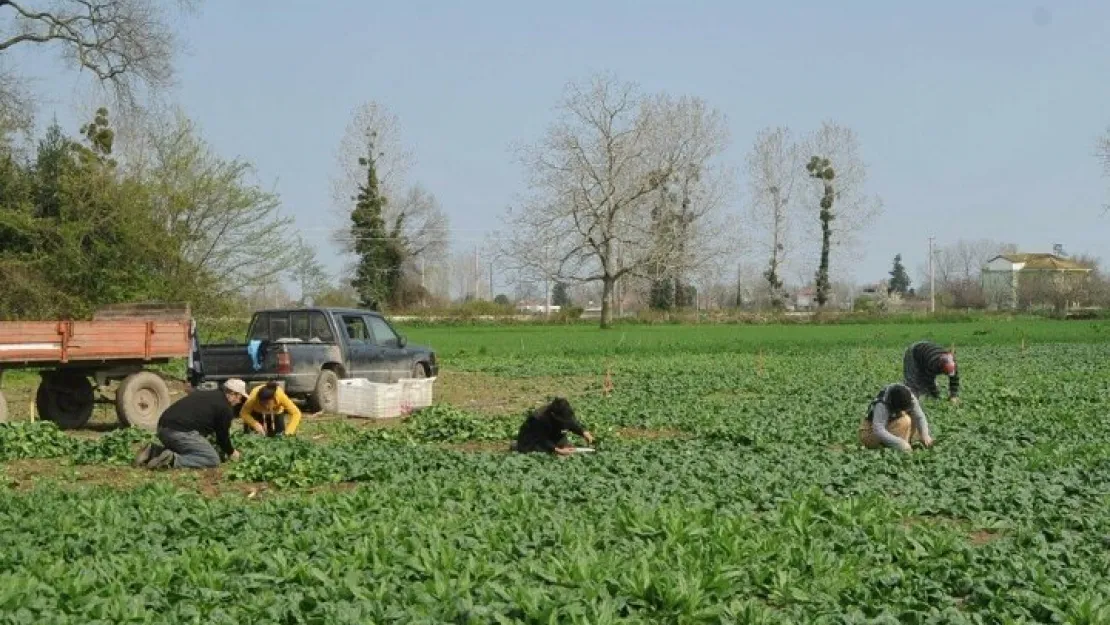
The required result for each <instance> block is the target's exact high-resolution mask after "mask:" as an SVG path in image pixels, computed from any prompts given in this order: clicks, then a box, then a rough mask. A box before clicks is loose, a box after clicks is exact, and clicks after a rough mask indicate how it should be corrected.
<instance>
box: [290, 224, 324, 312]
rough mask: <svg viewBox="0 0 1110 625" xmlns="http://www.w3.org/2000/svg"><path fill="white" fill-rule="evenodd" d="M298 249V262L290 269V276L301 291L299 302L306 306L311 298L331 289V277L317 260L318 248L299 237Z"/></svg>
mask: <svg viewBox="0 0 1110 625" xmlns="http://www.w3.org/2000/svg"><path fill="white" fill-rule="evenodd" d="M297 249H298V252H297V258H296V264H295V265H293V268H292V269H290V270H289V277H290V279H292V280H293V282H294V283H295V284H296V285H297V287H298V290H299V291H300V299H299V302H300V304H301V305H302V306H304V305H305V304H306V302H307V301H308V299H309V298H312V299H314V300H315V299H316V298H317V297H319V295H320V294H321V293H324V292H325V291H327V290H329V289H330V287H331V279H330V277H329V276H328V272H327V270H325V269H324V266H323V265H322V264H320V261H319V260H317V258H316V250H314V249H312V247H311V246H309V245H308V244H307V243H305V242H304V240H303V239H301V238H300V237H297Z"/></svg>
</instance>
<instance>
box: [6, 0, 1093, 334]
mask: <svg viewBox="0 0 1110 625" xmlns="http://www.w3.org/2000/svg"><path fill="white" fill-rule="evenodd" d="M195 4H196V2H181V1H180V0H179V2H177V3H176V4H175V3H169V4H166V5H162V4H158V3H155V2H154V1H153V0H127V1H124V0H96V1H94V2H72V1H66V0H60V1H59V2H56V3H54V5H53V7H52V8H51V9H49V10H47V11H45V12H43V13H41V14H35V15H29V14H26V13H25V12H22V11H20V9H19V7H17V6H15V5H13V4H11V3H0V22H2V21H5V20H6V21H10V22H12V23H13V24H15V23H16V20H17V19H18V20H19V22H18V24H19V26H20V28H19V30H18V32H19V33H20V35H13V36H9V38H8V39H6V40H0V60H4V56H3V55H7V54H10V52H9V51H10V50H12V49H16V48H20V49H26V50H28V51H31V50H34V51H35V53H39V51H41V53H48V52H60V53H62V58H63V59H65V61H66V62H67V63H68V64H69V65H68V66H69V67H70V68H71V69H73V70H75V71H82V72H84V73H86V74H90V75H91V76H93V77H94V81H93V82H94V84H95V85H97V86H99V87H102V88H103V89H102V90H100V91H98V96H97V97H98V98H100V99H101V101H106V102H109V103H110V105H111V106H112V107H113V108H114V110H117V111H119V117H120V119H119V120H118V122H117V123H118V124H119V125H118V127H117V126H114V125H113V121H117V120H113V119H112V118H110V117H109V110H108V107H107V106H102V107H98V108H97V110H96V112H95V114H94V115H92V116H91V117H92V119H91V120H90V121H89V123H87V124H85V125H83V126H81V127H80V128H79V129H78V133H77V134H76V135H75V136H70V135H68V134H67V133H66V132H65V130H64V129H63V128H61V127H60V126H59V125H58V123H57V122H56V121H55V123H53V124H51V125H49V126H48V127H47V128H46V129H45V132H43V133H42V134H41V135H39V136H36V135H35V133H34V128H35V127H36V126H35V123H34V120H35V113H36V106H35V105H36V99H35V96H34V94H33V92H31V91H30V90H28V89H27V88H26V86H25V85H26V84H27V83H26V82H25V81H23V80H22V78H23V77H21V76H20V75H18V74H16V73H13V71H12V69H11V66H10V64H7V65H4V67H5V68H6V69H4V70H3V72H4V73H0V317H3V318H8V319H17V318H52V317H57V316H74V317H81V316H87V315H89V314H90V313H91V312H92V311H94V310H95V309H97V308H99V307H101V306H103V305H105V304H111V303H118V302H125V301H152V300H163V301H188V302H190V303H191V304H192V306H193V308H194V310H195V311H196V312H197V313H198V314H201V315H213V316H215V315H224V316H226V315H234V314H241V313H244V312H246V311H248V310H249V309H250V308H251V307H252V306H254V305H257V304H259V303H260V302H261V301H264V300H266V299H273V298H274V296H275V294H280V295H278V297H279V298H280V297H285V298H286V299H291V298H288V296H287V295H284V292H285V286H284V285H285V284H292V285H294V287H295V288H296V289H297V291H299V293H300V301H301V302H304V301H306V300H307V299H308V298H311V299H312V300H313V301H314V302H315V303H316V304H318V305H360V306H368V307H374V308H378V309H382V310H386V311H390V312H396V311H403V310H412V309H419V308H422V307H428V306H437V307H439V306H443V305H444V304H445V303H447V302H448V301H449V300H451V299H452V296H454V299H463V300H465V299H473V298H476V297H479V296H480V295H481V289H480V285H481V284H482V283H483V282H485V281H484V280H482V279H480V277H479V275H480V273H481V269H480V268H479V263H478V259H477V254H475V258H474V262H473V263H471V262H469V252H459V253H456V254H455V257H454V258H453V257H452V250H451V247H452V246H451V236H450V227H449V220H448V219H447V216H446V213H445V212H444V210H443V209H442V207H441V206H440V203H439V201H438V199H437V198H436V197H435V195H434V194H432V193H431V192H429V191H428V190H427V189H425V188H424V187H423V186H422V185H421V184H419V183H410V182H409V181H408V180H407V179H406V178H407V174H408V171H409V169H410V167H411V164H412V162H413V155H412V153H411V152H410V151H408V150H407V149H406V148H405V146H404V142H403V141H402V138H401V133H400V122H399V120H398V118H397V116H396V115H395V114H393V113H392V112H390V111H389V110H388V109H386V108H385V107H383V106H381V105H380V104H378V103H375V102H368V103H365V104H362V105H360V106H358V107H357V108H356V109H355V111H354V114H353V115H352V118H351V120H350V123H349V124H348V126H347V128H346V130H345V133H344V135H343V138H342V142H341V144H340V150H339V160H338V162H337V164H336V168H335V171H336V173H335V175H334V176H333V180H332V186H333V193H332V195H333V197H332V200H333V203H334V205H335V211H336V217H337V220H336V222H337V223H338V224H339V225H337V226H336V227H335V228H334V231H333V232H332V234H331V237H330V247H331V249H329V250H328V253H333V254H335V255H336V256H337V257H338V258H342V259H345V261H346V263H345V268H344V270H343V271H341V272H339V275H337V276H333V275H329V272H327V271H326V270H325V268H324V264H323V263H321V262H320V261H319V259H318V256H317V252H318V250H317V249H316V246H312V245H309V244H308V243H306V242H305V241H304V240H303V239H302V238H301V237H300V234H299V233H298V229H297V228H296V226H295V225H294V221H293V218H292V217H291V216H290V215H288V214H287V213H285V212H284V211H283V210H282V204H281V200H280V197H279V196H278V195H277V193H275V192H274V191H270V190H266V189H264V188H263V187H262V186H261V185H260V184H259V183H258V182H257V181H256V179H255V176H254V169H253V167H252V165H251V164H250V163H249V162H246V161H244V160H241V159H227V158H223V157H221V156H220V155H218V154H216V153H215V152H214V151H213V150H212V148H211V147H210V146H209V145H208V143H207V142H206V141H205V140H204V139H203V137H202V136H201V133H200V131H199V129H198V128H197V126H196V124H195V123H194V122H193V121H192V120H191V119H189V117H188V116H187V115H186V114H185V113H184V112H182V111H180V110H179V109H176V108H174V107H173V106H166V103H167V101H168V97H169V94H170V93H171V92H170V90H169V86H170V84H171V81H172V76H173V65H174V61H175V57H176V50H177V39H176V33H175V31H174V27H173V26H174V23H175V19H176V15H175V14H174V12H173V11H172V10H171V8H184V9H186V11H187V10H188V9H191V8H195ZM171 5H172V7H171ZM109 9H110V10H109ZM62 22H64V23H69V24H73V25H74V26H72V28H73V29H74V30H73V32H70V33H68V34H64V36H63V34H59V32H58V29H57V28H54V26H52V24H57V23H62ZM4 32H10V31H4ZM27 34H31V35H33V37H31V38H28V37H25V36H22V35H27ZM39 39H41V42H40V43H46V44H49V45H45V46H39V47H37V48H32V47H31V46H28V45H27V42H29V41H38V40H39ZM729 143H730V137H729V131H728V126H727V124H726V122H725V118H724V116H723V114H722V113H721V112H720V111H719V110H717V109H714V108H712V107H711V106H710V105H709V104H708V103H707V102H706V101H705V100H703V99H701V98H697V97H691V96H673V95H671V94H668V93H664V92H660V93H644V92H642V91H641V90H640V89H639V87H638V86H637V85H636V84H635V83H631V82H626V81H623V80H620V79H618V78H617V77H616V76H614V75H612V74H609V73H600V74H595V75H593V76H590V77H589V78H587V79H585V80H582V81H578V82H574V83H571V84H569V85H567V87H566V90H565V92H564V95H563V97H562V99H561V101H560V102H559V106H558V116H557V118H556V119H555V120H554V121H553V122H552V123H551V124H550V126H549V127H548V129H547V131H546V132H545V133H544V134H543V135H542V136H541V137H540V138H539V139H538V140H536V141H535V142H533V143H530V144H527V145H525V146H523V147H522V148H521V149H520V150H519V152H518V156H519V159H520V163H521V165H522V166H523V169H524V175H525V180H526V182H527V192H526V193H524V194H523V196H522V197H520V198H517V199H516V200H515V201H514V202H513V204H512V206H511V207H510V208H509V209H507V211H506V213H505V215H504V219H503V223H504V225H505V227H504V229H502V230H498V231H495V232H491V233H489V235H488V238H487V240H486V241H485V242H484V243H483V245H482V247H483V248H484V250H485V253H484V258H485V261H486V263H487V265H489V266H491V267H496V269H497V274H498V277H499V278H500V279H501V281H502V283H503V284H504V285H507V290H512V292H513V295H514V298H515V299H524V298H529V299H536V300H538V301H541V302H542V301H544V299H545V297H546V295H547V293H546V289H548V288H552V287H555V288H556V289H558V293H557V294H555V293H552V295H556V296H555V297H553V298H552V299H553V300H554V301H553V302H552V303H554V304H558V305H563V306H565V305H568V304H570V303H572V302H576V303H580V304H584V303H585V302H586V301H588V300H589V301H595V302H597V303H598V304H600V306H601V308H602V311H601V323H602V325H608V323H609V322H610V321H611V319H612V317H613V312H614V310H613V309H614V307H617V308H622V307H624V306H626V305H628V306H631V307H637V306H641V307H645V308H652V309H657V310H672V309H676V308H687V307H690V306H693V305H701V304H702V302H704V303H705V304H707V305H711V306H719V307H745V308H772V309H773V308H782V307H784V306H785V305H786V304H787V301H788V294H789V292H790V291H791V289H790V288H789V287H788V282H789V283H792V284H793V285H795V287H797V286H807V285H808V286H812V288H813V290H814V299H815V301H816V303H817V304H818V306H825V305H828V304H830V303H831V302H832V301H833V300H834V299H835V298H834V295H835V293H836V291H837V288H838V281H837V280H836V279H835V277H836V276H837V275H846V274H847V273H848V272H849V270H850V269H851V267H852V262H853V260H854V259H855V254H856V253H857V252H858V246H857V244H858V242H859V240H860V237H861V235H862V234H863V233H864V232H865V230H866V228H867V227H868V226H870V225H871V224H872V223H873V221H874V220H875V218H876V217H877V216H878V215H879V214H880V213H881V211H882V210H883V204H882V200H881V199H880V198H879V197H878V196H876V195H874V194H872V193H869V192H868V189H867V167H866V165H865V163H864V160H863V158H862V156H861V147H860V145H859V141H858V138H857V136H856V134H855V133H854V132H853V131H852V130H851V129H850V128H847V127H845V126H842V125H839V124H836V123H834V122H830V121H826V122H823V123H821V124H820V125H819V127H817V128H816V129H815V130H814V131H812V132H809V133H806V134H804V135H802V136H799V137H795V136H794V134H793V133H792V131H791V130H790V129H788V128H785V127H776V128H767V129H764V130H763V131H761V132H760V133H758V135H757V136H756V138H755V140H754V142H753V145H752V147H751V149H750V150H749V152H748V155H747V158H746V159H745V162H744V165H745V168H744V171H743V172H741V171H737V169H735V168H733V167H732V166H730V165H729V163H728V161H727V159H726V158H725V152H726V148H727V146H728V145H729ZM1100 158H1101V159H1103V162H1104V164H1106V165H1107V166H1108V167H1110V135H1108V136H1107V137H1103V138H1102V139H1101V140H1100ZM741 180H743V181H744V182H746V184H747V194H746V198H745V202H744V205H743V208H742V209H738V208H737V206H738V205H739V204H738V202H737V201H736V200H737V190H738V188H739V187H740V185H739V184H737V182H738V181H741ZM1013 249H1014V248H1013V246H1012V245H1006V244H1003V243H999V242H994V241H989V240H979V241H966V240H961V241H957V242H955V243H953V244H951V245H949V246H943V247H941V248H940V250H938V253H937V255H936V258H935V259H934V260H935V264H936V282H937V288H938V296H939V299H940V303H941V305H946V304H948V305H953V306H959V307H971V306H977V305H980V304H982V293H981V290H980V289H978V271H979V268H980V267H981V266H982V264H983V263H984V262H985V261H986V260H987V259H989V258H990V257H991V256H993V255H996V254H998V253H1001V252H1004V251H1012V250H1013ZM460 255H465V256H466V262H461V261H462V257H460ZM1084 260H1085V261H1087V262H1095V261H1094V260H1093V259H1084ZM918 273H919V275H922V274H923V272H922V271H920V270H919V272H918ZM489 282H490V288H489V290H488V291H487V293H486V297H487V298H488V299H491V300H493V299H497V300H498V301H499V302H500V303H502V304H508V303H509V302H511V301H512V300H511V298H509V297H508V296H506V295H504V294H502V295H501V296H500V297H496V298H495V293H494V290H493V284H492V282H493V279H492V269H491V278H490V281H489ZM842 282H843V281H841V283H842ZM911 283H912V280H911V278H910V276H909V273H908V271H907V270H906V269H905V267H904V265H903V264H902V259H901V255H900V254H899V255H898V257H897V258H896V259H895V261H894V267H893V269H892V270H891V273H890V279H889V281H888V282H887V283H886V287H885V288H886V289H887V291H888V292H890V293H895V292H896V293H899V294H903V295H912V294H913V292H912V291H911V288H912V287H911ZM839 286H843V284H840V285H839ZM922 291H923V289H920V288H918V289H916V292H917V293H921V292H922Z"/></svg>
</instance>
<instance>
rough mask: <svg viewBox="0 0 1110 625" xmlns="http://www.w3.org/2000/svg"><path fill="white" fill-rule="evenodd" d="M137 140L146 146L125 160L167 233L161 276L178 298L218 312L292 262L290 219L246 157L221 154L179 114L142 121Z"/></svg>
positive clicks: (295, 255)
mask: <svg viewBox="0 0 1110 625" xmlns="http://www.w3.org/2000/svg"><path fill="white" fill-rule="evenodd" d="M142 140H143V142H144V144H145V145H144V148H145V149H144V150H142V151H141V152H140V153H139V154H138V155H136V156H135V157H134V158H132V159H129V160H131V161H132V169H134V170H135V172H136V175H137V176H138V177H139V179H140V180H141V182H142V185H143V186H144V187H145V188H146V189H147V190H148V193H149V195H150V205H151V210H152V211H153V213H154V216H155V219H157V221H158V222H159V224H160V226H161V229H162V230H164V231H166V232H167V233H168V234H169V240H168V242H167V250H170V252H169V253H168V254H167V267H166V270H165V271H166V275H165V278H166V280H167V281H168V282H169V283H171V284H173V285H174V292H175V293H176V296H177V298H180V299H186V300H189V301H191V302H192V303H193V304H194V306H195V307H197V308H199V309H202V310H206V311H210V312H213V313H223V312H226V311H228V307H229V306H230V305H233V304H234V303H235V299H236V298H237V297H238V296H239V295H240V294H242V293H243V292H245V291H246V290H247V289H250V288H257V287H259V286H261V285H263V284H267V283H272V282H274V281H276V280H279V279H280V278H281V276H282V275H283V274H287V273H288V272H289V271H290V270H292V269H293V268H294V267H295V266H296V264H297V262H298V261H299V259H300V252H301V250H300V246H299V245H298V244H297V241H298V240H297V238H296V237H295V235H294V232H293V229H294V221H293V218H292V217H290V216H288V215H285V214H283V212H282V206H281V198H280V197H279V196H278V195H277V194H276V193H273V192H271V191H269V190H266V189H264V188H262V187H261V186H260V185H259V184H258V183H257V182H256V180H255V179H254V174H255V172H254V168H253V166H252V165H251V164H250V163H249V162H246V161H243V160H239V159H225V158H222V157H220V156H219V155H218V154H216V153H215V152H214V151H213V150H212V148H211V146H210V145H209V144H208V143H207V142H206V141H205V140H204V138H203V137H202V136H201V135H200V132H199V130H198V129H197V126H196V124H195V123H194V122H193V121H192V120H190V119H189V118H188V117H187V116H185V115H184V114H183V113H181V112H180V111H178V112H175V113H174V114H173V115H171V116H167V117H165V118H159V119H156V120H154V121H153V122H152V123H150V124H148V125H147V126H146V127H145V128H143V136H142Z"/></svg>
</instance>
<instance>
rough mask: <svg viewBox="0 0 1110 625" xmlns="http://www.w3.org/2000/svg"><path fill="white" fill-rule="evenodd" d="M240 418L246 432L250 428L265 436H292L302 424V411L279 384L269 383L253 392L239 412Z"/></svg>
mask: <svg viewBox="0 0 1110 625" xmlns="http://www.w3.org/2000/svg"><path fill="white" fill-rule="evenodd" d="M286 416H288V417H289V423H288V424H286V422H285V417H286ZM239 418H240V419H242V421H243V428H244V430H245V429H246V428H250V429H252V430H254V431H255V432H258V433H259V434H261V435H263V436H285V435H287V434H288V435H289V436H292V435H293V434H296V433H297V425H298V424H300V422H301V411H300V409H299V408H297V404H294V403H293V400H292V399H289V396H288V395H286V394H285V391H284V390H283V389H282V388H281V387H280V386H278V383H277V382H268V383H266V384H265V385H263V386H259V387H258V388H256V389H254V390H253V391H251V394H250V396H249V397H248V398H247V401H246V403H244V404H243V408H242V409H240V410H239Z"/></svg>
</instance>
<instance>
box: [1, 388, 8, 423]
mask: <svg viewBox="0 0 1110 625" xmlns="http://www.w3.org/2000/svg"><path fill="white" fill-rule="evenodd" d="M7 422H8V400H6V399H4V393H3V391H0V423H7Z"/></svg>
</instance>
